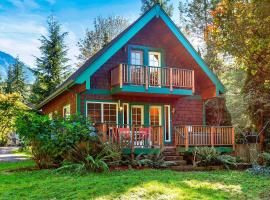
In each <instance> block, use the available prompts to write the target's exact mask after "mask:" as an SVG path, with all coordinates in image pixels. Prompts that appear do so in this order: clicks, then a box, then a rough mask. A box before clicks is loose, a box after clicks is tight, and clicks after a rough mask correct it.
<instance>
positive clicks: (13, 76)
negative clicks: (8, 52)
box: [5, 57, 26, 98]
mask: <svg viewBox="0 0 270 200" xmlns="http://www.w3.org/2000/svg"><path fill="white" fill-rule="evenodd" d="M23 68H24V64H23V62H21V61H20V59H19V57H17V58H16V59H15V62H14V64H12V65H10V67H9V69H8V77H7V80H6V87H5V93H18V94H20V95H21V96H22V97H24V98H26V83H25V72H24V70H23Z"/></svg>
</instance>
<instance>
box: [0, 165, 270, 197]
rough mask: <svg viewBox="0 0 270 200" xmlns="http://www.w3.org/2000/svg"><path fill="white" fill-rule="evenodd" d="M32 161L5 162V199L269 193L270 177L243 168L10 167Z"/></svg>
mask: <svg viewBox="0 0 270 200" xmlns="http://www.w3.org/2000/svg"><path fill="white" fill-rule="evenodd" d="M31 165H33V162H32V161H24V162H20V163H0V199H12V200H15V199H20V200H21V199H39V200H42V199H155V200H157V199H215V200H216V199H270V194H269V191H270V179H269V178H266V177H261V176H252V175H250V174H249V173H247V172H239V171H215V172H173V171H169V170H141V171H136V170H128V171H115V172H111V173H101V174H95V173H89V174H86V175H82V176H78V175H70V174H59V173H56V172H54V171H52V170H41V171H28V172H7V170H8V169H16V168H19V167H25V166H31Z"/></svg>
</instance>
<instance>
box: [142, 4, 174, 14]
mask: <svg viewBox="0 0 270 200" xmlns="http://www.w3.org/2000/svg"><path fill="white" fill-rule="evenodd" d="M141 2H142V6H141V11H142V14H143V13H145V12H146V11H147V10H149V9H150V8H151V7H152V6H154V5H155V4H157V3H158V4H160V6H161V7H162V8H163V9H164V10H165V12H166V13H167V14H168V15H169V16H170V17H171V16H172V15H173V4H170V0H141Z"/></svg>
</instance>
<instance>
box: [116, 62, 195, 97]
mask: <svg viewBox="0 0 270 200" xmlns="http://www.w3.org/2000/svg"><path fill="white" fill-rule="evenodd" d="M127 84H129V85H143V86H145V88H146V90H148V88H149V87H167V88H170V91H173V89H174V88H184V89H192V91H193V92H194V90H195V88H194V70H188V69H179V68H171V67H150V66H142V65H127V64H119V65H118V66H117V67H115V68H113V69H112V70H111V86H112V87H114V86H119V87H120V88H122V87H123V85H127Z"/></svg>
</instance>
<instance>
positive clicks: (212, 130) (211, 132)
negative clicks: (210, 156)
mask: <svg viewBox="0 0 270 200" xmlns="http://www.w3.org/2000/svg"><path fill="white" fill-rule="evenodd" d="M210 134H211V146H212V147H214V145H215V144H214V127H212V126H211V129H210Z"/></svg>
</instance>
